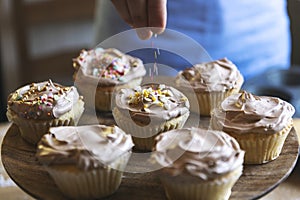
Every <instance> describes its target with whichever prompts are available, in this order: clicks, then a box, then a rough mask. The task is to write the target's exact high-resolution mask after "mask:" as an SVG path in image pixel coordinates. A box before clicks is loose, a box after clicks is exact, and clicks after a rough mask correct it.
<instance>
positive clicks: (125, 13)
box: [111, 0, 134, 26]
mask: <svg viewBox="0 0 300 200" xmlns="http://www.w3.org/2000/svg"><path fill="white" fill-rule="evenodd" d="M111 2H112V3H113V4H114V6H115V8H116V9H117V11H118V13H119V15H120V16H121V17H122V19H123V20H124V21H125V22H126V23H127V24H129V25H130V26H134V24H133V21H132V18H131V15H130V12H129V9H128V6H127V2H126V1H125V0H111Z"/></svg>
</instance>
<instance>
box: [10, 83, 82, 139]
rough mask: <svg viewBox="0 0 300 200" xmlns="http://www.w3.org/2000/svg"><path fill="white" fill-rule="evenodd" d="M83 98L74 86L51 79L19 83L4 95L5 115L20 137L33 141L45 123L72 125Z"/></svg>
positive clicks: (76, 117)
mask: <svg viewBox="0 0 300 200" xmlns="http://www.w3.org/2000/svg"><path fill="white" fill-rule="evenodd" d="M83 110H84V102H83V100H82V97H80V96H79V94H78V92H77V89H76V88H75V87H74V86H71V87H66V86H62V85H60V84H57V83H53V82H52V81H51V80H49V81H45V82H40V83H32V84H30V85H26V86H23V87H21V88H19V89H18V90H16V91H15V92H13V93H11V94H10V95H9V96H8V103H7V113H6V114H7V118H8V119H9V121H11V122H13V123H14V124H16V125H17V126H18V127H19V130H20V133H21V136H22V138H24V139H25V140H26V141H27V142H29V143H31V144H36V143H37V142H38V141H39V140H40V139H41V137H42V136H43V135H44V134H45V133H47V132H48V130H49V127H53V126H69V125H76V124H77V123H78V121H79V118H80V117H81V115H82V113H83Z"/></svg>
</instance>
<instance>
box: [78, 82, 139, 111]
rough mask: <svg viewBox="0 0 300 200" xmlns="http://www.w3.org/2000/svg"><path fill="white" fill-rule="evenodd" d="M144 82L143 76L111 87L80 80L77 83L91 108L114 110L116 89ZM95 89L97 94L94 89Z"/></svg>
mask: <svg viewBox="0 0 300 200" xmlns="http://www.w3.org/2000/svg"><path fill="white" fill-rule="evenodd" d="M141 82H142V78H136V79H133V80H131V81H130V82H128V83H126V84H123V85H117V86H110V87H104V86H103V87H101V86H98V87H96V86H95V85H93V84H90V83H87V82H84V81H82V82H81V81H78V82H77V84H78V85H76V86H77V88H78V91H79V92H80V94H81V95H83V96H84V99H85V102H86V105H87V106H88V107H89V108H91V109H96V110H98V111H111V110H112V98H113V94H114V91H115V90H119V89H122V88H134V87H136V86H138V85H140V84H141ZM94 90H96V91H95V96H94V95H92V94H94V93H93V92H92V91H94Z"/></svg>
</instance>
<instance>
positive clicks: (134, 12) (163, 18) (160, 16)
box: [111, 0, 167, 39]
mask: <svg viewBox="0 0 300 200" xmlns="http://www.w3.org/2000/svg"><path fill="white" fill-rule="evenodd" d="M111 1H112V3H113V4H114V6H115V8H116V9H117V11H118V12H119V14H120V16H121V17H122V18H123V20H124V21H125V22H126V23H128V24H129V25H130V26H131V27H133V28H138V29H137V34H138V36H139V37H140V38H141V39H149V38H151V37H152V35H153V34H160V33H162V32H163V31H164V29H165V28H166V23H167V0H111ZM142 27H148V28H142ZM139 28H140V29H139Z"/></svg>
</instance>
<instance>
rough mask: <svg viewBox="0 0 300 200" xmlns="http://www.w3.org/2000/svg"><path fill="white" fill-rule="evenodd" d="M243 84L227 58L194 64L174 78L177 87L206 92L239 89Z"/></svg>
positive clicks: (241, 77) (239, 74) (234, 67)
mask: <svg viewBox="0 0 300 200" xmlns="http://www.w3.org/2000/svg"><path fill="white" fill-rule="evenodd" d="M243 82H244V78H243V76H242V75H241V73H240V72H239V70H238V69H237V67H236V66H235V65H234V64H233V63H232V62H231V61H229V60H228V59H227V58H223V59H220V60H215V61H212V62H207V63H200V64H196V65H194V66H193V67H190V68H186V69H185V70H183V71H180V72H179V73H178V75H177V77H176V83H177V85H178V86H180V87H187V88H193V89H194V90H195V91H206V92H211V91H223V92H224V91H228V90H230V89H235V88H240V87H241V86H242V84H243Z"/></svg>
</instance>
